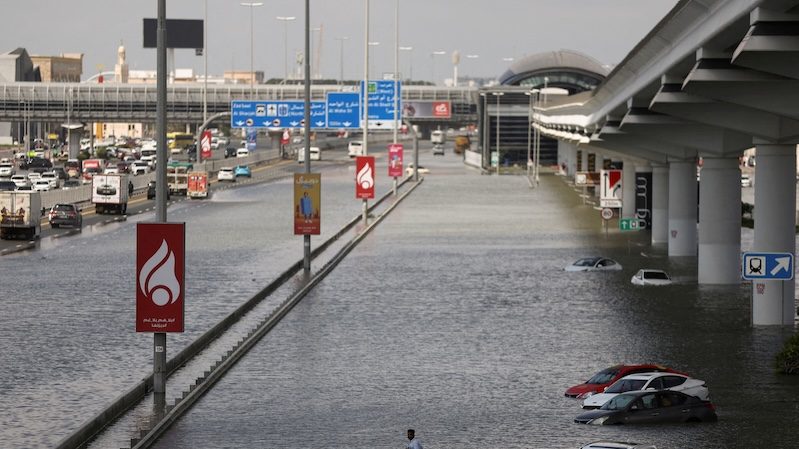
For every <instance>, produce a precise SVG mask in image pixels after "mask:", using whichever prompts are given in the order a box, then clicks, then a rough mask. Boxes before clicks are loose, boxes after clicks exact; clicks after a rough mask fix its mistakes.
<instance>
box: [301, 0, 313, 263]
mask: <svg viewBox="0 0 799 449" xmlns="http://www.w3.org/2000/svg"><path fill="white" fill-rule="evenodd" d="M310 35H311V15H310V6H309V0H305V57H304V58H303V60H304V61H305V62H304V65H305V120H304V130H305V148H304V151H305V173H311V62H310V59H311V58H310V54H311V39H310ZM302 240H303V244H302V246H303V257H302V269H303V272H304V273H305V274H306V275H308V274H310V273H311V235H310V234H305V235H303V236H302Z"/></svg>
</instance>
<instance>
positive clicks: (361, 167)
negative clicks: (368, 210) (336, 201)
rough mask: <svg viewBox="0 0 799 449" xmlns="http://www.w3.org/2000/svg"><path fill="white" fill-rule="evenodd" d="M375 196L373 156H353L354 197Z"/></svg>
mask: <svg viewBox="0 0 799 449" xmlns="http://www.w3.org/2000/svg"><path fill="white" fill-rule="evenodd" d="M374 197H375V158H374V156H358V157H356V158H355V198H358V199H369V198H374Z"/></svg>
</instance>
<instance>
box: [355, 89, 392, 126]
mask: <svg viewBox="0 0 799 449" xmlns="http://www.w3.org/2000/svg"><path fill="white" fill-rule="evenodd" d="M395 86H396V91H395V89H394V87H395ZM368 90H369V92H368V98H369V128H370V129H393V128H394V106H395V105H394V102H395V96H396V97H397V98H396V103H397V104H396V107H397V110H398V111H397V114H398V115H397V119H398V120H400V121H402V115H401V114H400V111H402V83H401V82H399V81H396V82H395V81H393V80H376V81H369V89H368ZM363 92H364V89H363V81H361V96H363ZM361 102H363V98H361Z"/></svg>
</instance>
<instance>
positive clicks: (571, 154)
mask: <svg viewBox="0 0 799 449" xmlns="http://www.w3.org/2000/svg"><path fill="white" fill-rule="evenodd" d="M567 152H568V162H567V163H566V165H567V166H566V171H567V173H566V174H567V176H569V177H570V178H574V172H576V171H577V147H575V146H574V145H569V148H568V150H567Z"/></svg>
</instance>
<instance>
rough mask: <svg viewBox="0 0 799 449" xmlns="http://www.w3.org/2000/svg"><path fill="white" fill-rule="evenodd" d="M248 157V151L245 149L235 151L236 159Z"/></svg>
mask: <svg viewBox="0 0 799 449" xmlns="http://www.w3.org/2000/svg"><path fill="white" fill-rule="evenodd" d="M249 155H250V150H248V149H246V148H239V149H238V150H236V157H247V156H249Z"/></svg>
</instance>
